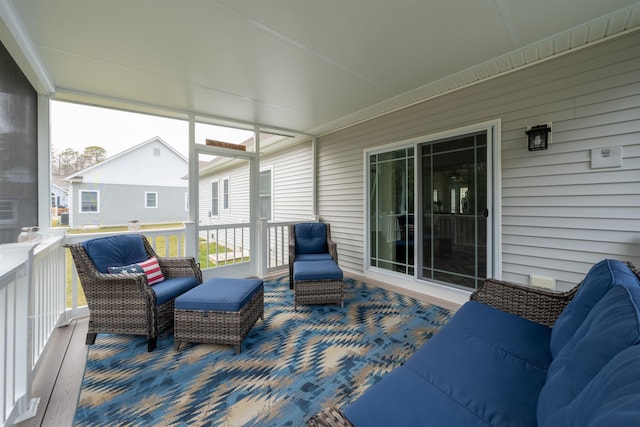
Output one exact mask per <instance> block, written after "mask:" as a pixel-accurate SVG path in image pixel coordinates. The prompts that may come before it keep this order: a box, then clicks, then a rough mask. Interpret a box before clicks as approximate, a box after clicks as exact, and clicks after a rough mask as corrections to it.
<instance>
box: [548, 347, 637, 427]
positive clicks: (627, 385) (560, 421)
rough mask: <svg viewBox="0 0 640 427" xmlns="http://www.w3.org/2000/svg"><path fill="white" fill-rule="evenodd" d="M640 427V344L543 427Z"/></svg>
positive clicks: (614, 361)
mask: <svg viewBox="0 0 640 427" xmlns="http://www.w3.org/2000/svg"><path fill="white" fill-rule="evenodd" d="M568 425H572V426H603V427H604V426H616V427H637V426H640V345H634V346H631V347H628V348H626V349H625V350H623V351H621V352H620V353H619V354H618V355H616V356H615V357H614V358H613V359H612V360H611V361H610V362H609V363H607V365H606V366H605V367H604V368H603V369H602V370H601V371H600V372H599V373H598V375H596V376H595V377H594V378H593V380H592V381H591V382H590V383H589V384H587V386H586V387H585V389H584V390H583V391H582V393H580V395H579V396H578V397H577V398H576V399H575V400H574V401H573V402H572V403H571V404H569V405H567V406H564V407H562V408H560V409H559V410H558V411H557V412H556V413H554V414H552V415H550V416H549V417H546V419H545V420H544V422H542V423H540V426H541V427H556V426H557V427H564V426H568Z"/></svg>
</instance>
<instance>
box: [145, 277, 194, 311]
mask: <svg viewBox="0 0 640 427" xmlns="http://www.w3.org/2000/svg"><path fill="white" fill-rule="evenodd" d="M196 286H198V279H197V278H196V277H195V276H187V277H173V278H171V279H165V280H163V281H162V282H158V283H156V284H155V285H153V287H152V288H151V289H153V292H155V294H156V304H158V305H162V304H164V303H165V302H168V301H171V300H172V299H174V298H176V297H178V296H179V295H182V294H184V293H185V292H187V291H189V290H190V289H193V288H195V287H196Z"/></svg>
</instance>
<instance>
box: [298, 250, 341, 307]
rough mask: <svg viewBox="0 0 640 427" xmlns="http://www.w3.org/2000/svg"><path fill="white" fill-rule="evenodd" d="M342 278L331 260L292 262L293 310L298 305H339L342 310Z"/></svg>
mask: <svg viewBox="0 0 640 427" xmlns="http://www.w3.org/2000/svg"><path fill="white" fill-rule="evenodd" d="M342 276H343V275H342V270H341V269H340V267H338V263H336V262H335V261H333V260H323V261H296V262H294V263H293V291H294V309H297V308H298V304H340V307H342V308H344V285H343V283H342Z"/></svg>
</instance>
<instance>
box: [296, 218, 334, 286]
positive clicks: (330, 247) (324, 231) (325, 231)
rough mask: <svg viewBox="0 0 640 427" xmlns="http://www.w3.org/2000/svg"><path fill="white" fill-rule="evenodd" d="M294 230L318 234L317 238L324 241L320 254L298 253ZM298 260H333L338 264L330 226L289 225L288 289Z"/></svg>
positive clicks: (307, 223) (310, 223)
mask: <svg viewBox="0 0 640 427" xmlns="http://www.w3.org/2000/svg"><path fill="white" fill-rule="evenodd" d="M296 230H298V231H299V232H303V233H305V235H307V237H308V234H309V232H318V233H320V234H318V237H319V238H321V239H322V240H325V239H326V246H325V248H324V251H323V252H321V253H303V254H302V253H300V251H299V250H298V249H297V248H299V246H298V247H296ZM300 259H306V260H315V261H317V260H325V259H326V260H331V259H332V260H334V261H335V262H336V263H337V262H338V246H337V245H336V243H335V242H334V241H333V240H331V225H330V224H324V223H318V222H300V223H297V224H289V289H293V263H294V262H295V261H299V260H300Z"/></svg>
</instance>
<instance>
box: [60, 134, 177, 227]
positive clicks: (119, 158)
mask: <svg viewBox="0 0 640 427" xmlns="http://www.w3.org/2000/svg"><path fill="white" fill-rule="evenodd" d="M187 165H188V162H187V159H185V158H184V157H183V156H182V155H181V154H179V153H178V152H177V151H176V150H175V149H173V148H172V147H171V146H169V145H168V144H167V143H166V142H164V141H163V140H162V139H161V138H159V137H155V138H151V139H149V140H147V141H144V142H142V143H140V144H138V145H136V146H134V147H131V148H130V149H128V150H125V151H123V152H121V153H118V154H116V155H114V156H113V157H110V158H108V159H106V160H104V161H103V162H100V163H97V164H95V165H93V166H91V167H89V168H87V169H84V170H82V171H80V172H77V173H75V174H73V175H71V176H69V177H67V178H66V180H67V181H69V198H70V200H69V202H70V204H71V212H70V225H71V227H73V228H78V227H83V226H86V225H102V226H107V225H125V224H128V221H129V220H130V219H137V220H139V221H140V223H141V224H153V223H159V222H181V221H186V220H187V219H188V213H187V211H186V210H185V206H186V200H185V193H187V192H188V182H187V181H186V180H185V179H183V177H184V176H185V175H186V173H187ZM83 190H96V191H98V192H99V206H98V208H99V212H96V213H87V212H80V210H81V207H80V202H81V199H80V192H81V191H83ZM145 192H156V193H158V194H157V208H145Z"/></svg>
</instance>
